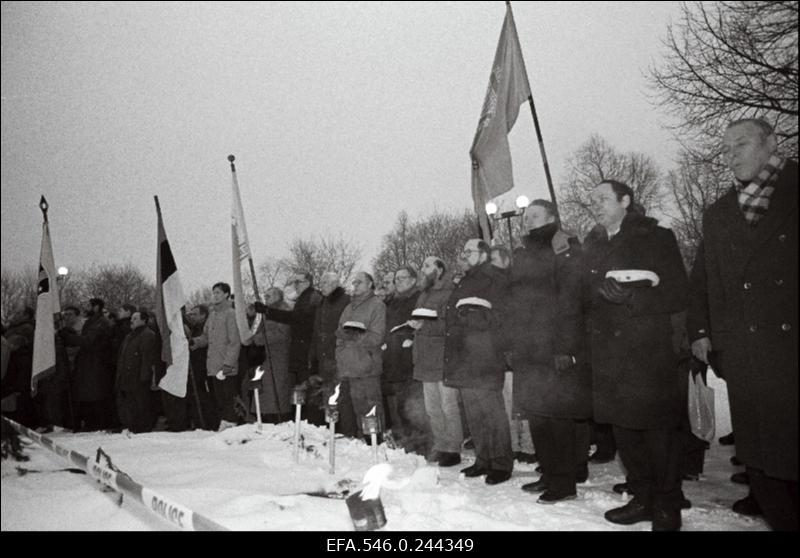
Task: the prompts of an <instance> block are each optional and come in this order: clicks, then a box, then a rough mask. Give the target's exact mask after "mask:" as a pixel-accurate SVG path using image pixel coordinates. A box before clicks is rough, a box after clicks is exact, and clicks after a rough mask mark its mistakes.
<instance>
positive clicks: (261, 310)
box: [253, 300, 267, 314]
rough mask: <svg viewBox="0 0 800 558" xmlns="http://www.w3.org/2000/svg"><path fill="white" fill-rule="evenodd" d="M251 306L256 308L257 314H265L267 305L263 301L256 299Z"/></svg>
mask: <svg viewBox="0 0 800 558" xmlns="http://www.w3.org/2000/svg"><path fill="white" fill-rule="evenodd" d="M253 307H254V308H255V309H256V312H258V313H259V314H266V313H267V305H266V304H264V303H263V302H261V301H259V300H256V301H255V303H254V304H253Z"/></svg>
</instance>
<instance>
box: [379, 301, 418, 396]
mask: <svg viewBox="0 0 800 558" xmlns="http://www.w3.org/2000/svg"><path fill="white" fill-rule="evenodd" d="M418 298H419V291H418V290H417V289H416V288H414V289H411V290H410V291H409V292H407V293H404V294H400V293H395V295H394V296H393V297H392V300H391V301H389V303H388V304H387V305H386V339H385V341H384V343H385V344H386V350H385V351H384V353H383V375H382V376H381V382H383V383H386V382H407V381H410V380H412V379H413V376H414V363H413V360H412V358H411V353H412V346H413V345H412V343H413V339H414V330H413V329H411V327H409V326H405V327H402V328H400V329H398V330H396V331H394V332H392V329H393V328H394V327H396V326H399V325H401V324H403V323H405V322H407V321H408V320H410V319H411V312H412V311H413V310H414V308H416V307H417V299H418ZM407 342H408V343H407ZM404 344H406V345H407V346H406V347H404V346H403V345H404Z"/></svg>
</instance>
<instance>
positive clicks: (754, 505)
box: [733, 492, 763, 516]
mask: <svg viewBox="0 0 800 558" xmlns="http://www.w3.org/2000/svg"><path fill="white" fill-rule="evenodd" d="M733 511H735V512H736V513H740V514H742V515H750V516H757V515H763V513H762V512H761V506H759V505H758V501H757V500H756V499H755V498H754V497H753V493H752V492H751V493H750V494H748V495H747V496H745V497H744V498H742V499H741V500H736V501H735V502H734V503H733Z"/></svg>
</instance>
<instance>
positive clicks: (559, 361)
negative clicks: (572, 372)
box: [553, 355, 576, 372]
mask: <svg viewBox="0 0 800 558" xmlns="http://www.w3.org/2000/svg"><path fill="white" fill-rule="evenodd" d="M553 361H554V362H555V365H556V370H558V371H559V372H563V371H564V370H568V369H569V368H570V367H572V366H575V364H576V361H575V357H574V356H572V355H555V356H554V357H553Z"/></svg>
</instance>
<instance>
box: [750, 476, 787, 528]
mask: <svg viewBox="0 0 800 558" xmlns="http://www.w3.org/2000/svg"><path fill="white" fill-rule="evenodd" d="M747 476H748V478H749V479H750V489H751V491H752V493H753V496H755V498H756V501H758V505H759V506H761V511H762V512H763V513H764V518H765V519H766V520H767V523H769V526H770V527H771V528H772V530H774V531H797V482H795V481H787V480H781V479H776V478H774V477H768V476H766V475H765V474H764V471H762V470H760V469H752V468H750V467H748V468H747Z"/></svg>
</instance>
